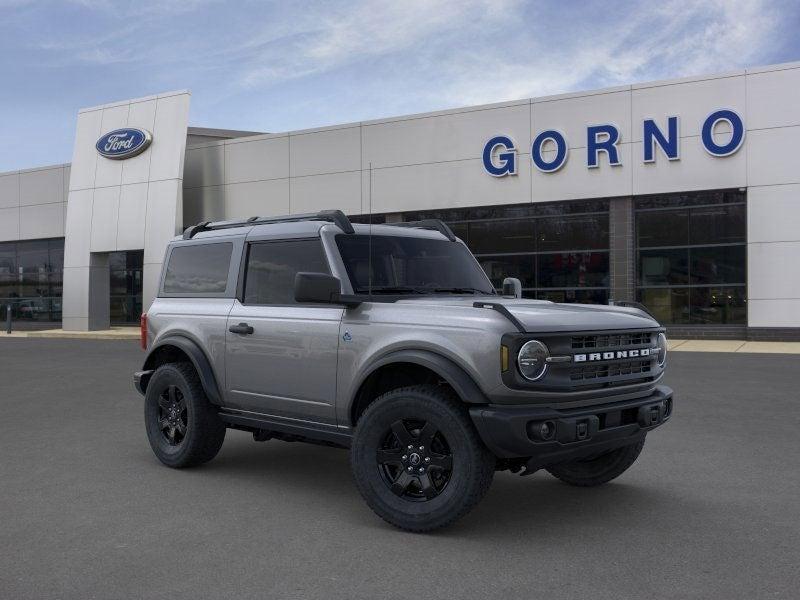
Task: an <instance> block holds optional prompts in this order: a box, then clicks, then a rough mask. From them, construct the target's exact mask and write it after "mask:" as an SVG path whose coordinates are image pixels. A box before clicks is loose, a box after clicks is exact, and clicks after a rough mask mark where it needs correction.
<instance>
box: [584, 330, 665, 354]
mask: <svg viewBox="0 0 800 600" xmlns="http://www.w3.org/2000/svg"><path fill="white" fill-rule="evenodd" d="M652 335H653V334H652V333H650V332H647V331H645V332H640V333H609V334H602V335H581V336H575V337H573V338H572V349H573V350H589V349H596V348H619V347H620V346H645V345H648V344H650V341H651V336H652Z"/></svg>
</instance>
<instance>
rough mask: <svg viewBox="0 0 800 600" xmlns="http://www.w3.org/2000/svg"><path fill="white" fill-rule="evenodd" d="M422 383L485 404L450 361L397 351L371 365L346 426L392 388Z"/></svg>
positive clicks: (425, 353)
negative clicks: (440, 385)
mask: <svg viewBox="0 0 800 600" xmlns="http://www.w3.org/2000/svg"><path fill="white" fill-rule="evenodd" d="M424 383H441V384H443V385H446V386H447V387H449V388H450V389H452V391H453V392H454V393H455V395H456V396H457V397H458V398H459V399H460V400H461V401H462V402H465V403H467V404H486V403H487V402H488V400H487V399H486V396H485V395H484V393H483V392H482V391H481V389H480V388H479V387H478V384H477V383H475V381H474V380H473V378H472V377H471V376H470V375H469V374H468V373H467V372H466V371H465V370H464V369H463V368H461V367H460V366H459V365H457V364H456V363H455V362H453V361H452V360H451V359H449V358H447V357H445V356H442V355H441V354H437V353H436V352H432V351H430V350H411V349H409V350H399V351H396V352H392V353H390V354H387V355H386V356H383V357H381V358H380V359H378V360H377V361H375V362H374V363H372V364H371V365H370V367H369V369H368V372H367V375H366V376H365V377H363V379H362V380H361V382H360V383H359V385H358V389H357V391H356V393H355V395H354V396H353V398H352V400H351V402H350V409H349V413H350V424H351V425H355V424H356V423H357V422H358V419H359V418H360V417H361V415H362V414H363V413H364V411H365V410H366V409H367V407H368V406H369V405H370V404H371V403H372V402H373V401H375V399H377V398H378V397H379V396H381V395H383V394H385V393H386V392H389V391H391V390H393V389H397V388H401V387H408V386H412V385H419V384H424Z"/></svg>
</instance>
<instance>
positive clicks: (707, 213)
mask: <svg viewBox="0 0 800 600" xmlns="http://www.w3.org/2000/svg"><path fill="white" fill-rule="evenodd" d="M190 98H191V96H190V94H189V92H186V91H180V92H172V93H166V94H159V95H157V96H149V97H145V98H137V99H133V100H125V101H122V102H113V103H110V104H105V105H102V106H97V107H94V108H87V109H83V110H80V111H79V112H78V115H77V128H76V135H75V147H74V151H73V157H72V163H71V164H66V165H55V166H48V167H38V168H32V169H26V170H22V171H15V172H9V173H0V304H2V306H3V308H2V309H0V317H3V318H4V317H5V312H6V310H7V308H6V307H8V306H10V307H11V312H12V316H13V318H14V320H15V323H17V325H15V326H18V327H35V326H49V327H53V326H55V327H58V326H63V328H64V329H68V330H94V329H106V328H108V327H109V326H110V325H112V324H119V323H135V322H138V318H139V315H140V314H141V312H143V311H146V309H147V307H148V305H149V303H150V302H151V301H152V299H153V297H154V296H155V294H156V291H157V286H158V279H159V273H160V269H161V263H162V261H163V255H164V250H165V246H166V243H167V241H168V240H169V239H170V238H172V237H173V236H174V235H176V234H178V233H180V232H181V231H182V230H183V229H184V228H185V227H187V226H189V225H192V224H195V223H198V222H201V221H214V220H222V219H233V218H241V217H250V216H255V215H258V216H270V215H281V214H289V213H307V212H312V211H317V210H320V209H329V208H339V209H341V210H343V211H344V212H345V213H347V214H348V215H350V216H351V218H352V219H353V220H354V221H359V222H368V221H370V220H371V221H372V222H373V223H379V222H396V221H403V220H407V221H408V220H419V219H423V218H438V219H442V220H443V221H445V222H446V223H448V224H449V225H450V226H451V228H452V229H453V230H454V231H455V233H456V234H457V235H458V236H459V237H460V238H461V239H463V240H464V241H465V242H466V243H467V244H468V246H469V247H470V249H471V250H472V251H473V253H474V254H475V255H476V256H477V258H478V260H479V261H480V262H481V264H482V265H483V267H484V269H485V270H486V272H487V274H488V275H489V276H490V277H491V278H492V280H493V281H494V282H495V284H496V285H498V286H499V285H500V282H501V281H502V279H503V278H504V277H506V276H509V277H517V278H519V279H520V280H521V282H522V286H523V294H524V296H525V297H529V298H538V299H546V300H553V301H556V302H589V303H608V302H610V301H638V302H641V303H643V304H644V305H645V306H646V307H647V308H648V309H649V310H650V311H651V312H652V313H653V314H654V315H656V317H657V318H658V319H659V320H660V321H661V322H662V323H664V324H666V325H667V327H668V329H669V330H670V332H671V334H672V335H673V336H681V337H683V336H687V337H717V338H732V339H734V338H735V339H800V63H791V64H784V65H776V66H769V67H763V68H754V69H747V70H744V71H735V72H731V73H724V74H720V75H713V76H702V77H691V78H686V79H679V80H670V81H658V82H652V83H642V84H634V85H626V86H621V87H615V88H608V89H601V90H593V91H587V92H576V93H569V94H563V95H558V96H548V97H541V98H531V99H527V100H517V101H512V102H505V103H500V104H491V105H484V106H472V107H467V108H459V109H454V110H446V111H440V112H434V113H427V114H415V115H405V116H398V117H391V118H385V119H379V120H375V121H365V122H360V123H348V124H343V125H335V126H331V127H321V128H316V129H308V130H301V131H290V132H285V133H256V132H246V131H229V130H219V129H213V130H212V129H202V128H196V127H189V126H188V122H189V110H190Z"/></svg>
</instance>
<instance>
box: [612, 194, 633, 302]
mask: <svg viewBox="0 0 800 600" xmlns="http://www.w3.org/2000/svg"><path fill="white" fill-rule="evenodd" d="M633 219H634V216H633V199H632V198H612V199H611V204H610V207H609V215H608V220H609V231H608V237H609V240H608V241H609V248H610V256H609V267H610V276H611V283H610V287H611V290H610V297H609V299H611V300H615V301H621V300H624V301H626V302H633V301H635V300H636V280H635V278H636V268H635V267H636V265H635V261H636V251H635V248H634V239H633V235H634V231H633V225H634V223H633Z"/></svg>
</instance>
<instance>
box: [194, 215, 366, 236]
mask: <svg viewBox="0 0 800 600" xmlns="http://www.w3.org/2000/svg"><path fill="white" fill-rule="evenodd" d="M298 221H328V222H330V223H334V224H336V225H337V226H338V227H339V229H341V230H342V231H344V232H345V233H348V234H349V233H355V229H353V224H352V223H350V219H348V218H347V215H345V214H344V213H343V212H342V211H340V210H321V211H319V212H316V213H304V214H299V215H284V216H281V217H249V218H247V219H239V220H236V221H215V222H213V223H212V222H211V221H203V222H202V223H198V224H197V225H192V226H191V227H187V228H186V230H185V231H184V232H183V239H185V240H190V239H192V238H193V237H194V236H196V235H197V234H198V233H200V232H201V231H215V230H218V229H234V228H236V227H245V226H247V225H263V224H265V223H296V222H298Z"/></svg>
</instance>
